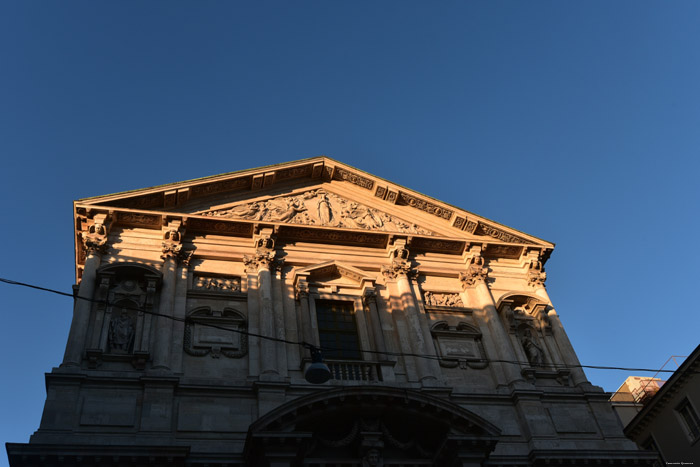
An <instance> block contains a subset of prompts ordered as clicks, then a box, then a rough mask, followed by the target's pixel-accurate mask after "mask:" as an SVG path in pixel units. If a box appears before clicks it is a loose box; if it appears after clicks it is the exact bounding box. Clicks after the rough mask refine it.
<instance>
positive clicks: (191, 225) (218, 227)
mask: <svg viewBox="0 0 700 467" xmlns="http://www.w3.org/2000/svg"><path fill="white" fill-rule="evenodd" d="M187 228H188V230H190V231H193V230H197V231H200V232H209V233H220V234H230V235H237V236H249V235H252V234H253V225H252V224H243V223H238V222H224V221H214V220H210V219H197V218H191V219H189V221H188V224H187Z"/></svg>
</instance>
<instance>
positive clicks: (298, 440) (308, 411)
mask: <svg viewBox="0 0 700 467" xmlns="http://www.w3.org/2000/svg"><path fill="white" fill-rule="evenodd" d="M499 435H500V429H499V428H498V427H496V426H495V425H493V424H492V423H490V422H488V421H487V420H485V419H483V418H481V417H480V416H478V415H476V414H474V413H473V412H470V411H469V410H467V409H465V408H463V407H461V406H459V405H457V404H454V403H453V402H450V401H448V400H446V399H442V398H438V397H436V396H431V395H429V394H425V393H422V392H418V391H413V390H408V389H399V388H391V387H375V386H355V387H344V388H338V389H331V390H321V391H317V392H315V393H313V394H309V395H307V396H304V397H300V398H298V399H295V400H293V401H290V402H288V403H286V404H284V405H282V406H280V407H278V408H277V409H275V410H273V411H271V412H269V413H267V414H266V415H264V416H262V417H260V418H259V419H258V420H257V421H256V422H254V423H253V424H252V425H251V426H250V428H249V430H248V436H247V439H246V445H245V451H244V452H245V456H246V458H247V460H248V462H249V464H250V465H265V462H266V461H267V456H270V455H274V454H271V453H272V452H273V450H274V449H275V447H279V446H285V449H286V451H285V452H287V453H291V454H289V456H290V457H289V459H288V460H289V465H302V464H303V462H305V461H306V462H312V463H316V462H323V459H325V458H328V457H330V456H333V457H334V458H336V459H339V458H340V459H346V461H345V462H347V465H357V461H358V459H360V458H361V457H362V456H363V455H364V454H366V452H367V451H368V450H371V449H375V450H378V451H379V452H380V453H381V454H382V455H383V456H384V458H385V459H392V460H394V461H400V462H401V463H404V464H407V465H410V464H411V463H412V461H413V463H418V462H417V461H419V460H420V461H422V463H423V464H424V462H425V460H426V459H432V460H433V462H434V465H450V464H451V463H453V462H454V461H455V459H457V458H459V456H461V455H468V456H470V458H471V459H473V458H475V457H476V458H481V459H482V460H483V459H486V458H487V457H488V455H489V454H490V452H491V451H492V450H493V449H494V447H495V445H496V442H497V441H498V436H499ZM272 440H274V442H273V441H272ZM465 447H466V449H465ZM467 451H468V452H467ZM353 462H354V463H353ZM338 465H346V464H345V463H340V464H338ZM460 465H461V464H460Z"/></svg>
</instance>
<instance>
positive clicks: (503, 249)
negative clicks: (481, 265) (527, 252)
mask: <svg viewBox="0 0 700 467" xmlns="http://www.w3.org/2000/svg"><path fill="white" fill-rule="evenodd" d="M522 252H523V247H521V246H515V245H489V246H488V247H487V248H486V250H484V256H489V257H494V258H508V259H517V258H520V255H521V254H522Z"/></svg>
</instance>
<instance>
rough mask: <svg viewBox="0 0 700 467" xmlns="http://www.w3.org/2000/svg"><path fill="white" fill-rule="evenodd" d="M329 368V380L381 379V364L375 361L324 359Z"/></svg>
mask: <svg viewBox="0 0 700 467" xmlns="http://www.w3.org/2000/svg"><path fill="white" fill-rule="evenodd" d="M326 364H327V365H328V368H330V370H331V380H336V381H366V382H372V381H383V378H382V369H381V365H380V364H379V363H377V362H364V361H359V360H326Z"/></svg>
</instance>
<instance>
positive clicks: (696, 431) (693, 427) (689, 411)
mask: <svg viewBox="0 0 700 467" xmlns="http://www.w3.org/2000/svg"><path fill="white" fill-rule="evenodd" d="M676 412H678V415H680V418H681V420H682V421H683V423H684V425H685V429H686V431H687V432H688V437H689V438H690V440H691V441H696V440H697V439H699V438H700V419H699V418H698V414H697V412H695V409H694V408H693V406H692V405H690V401H688V399H687V398H686V399H683V402H681V403H680V404H679V405H678V407H676Z"/></svg>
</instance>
